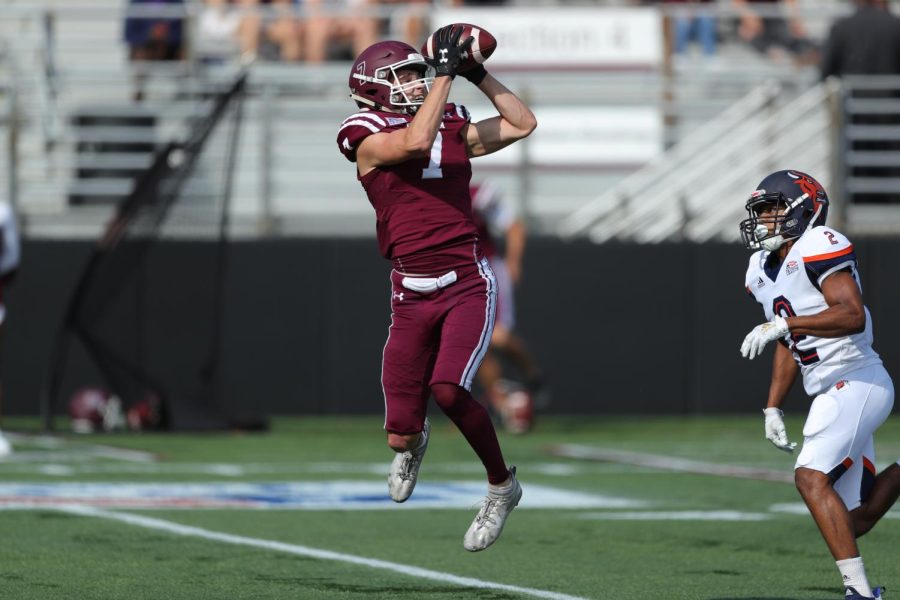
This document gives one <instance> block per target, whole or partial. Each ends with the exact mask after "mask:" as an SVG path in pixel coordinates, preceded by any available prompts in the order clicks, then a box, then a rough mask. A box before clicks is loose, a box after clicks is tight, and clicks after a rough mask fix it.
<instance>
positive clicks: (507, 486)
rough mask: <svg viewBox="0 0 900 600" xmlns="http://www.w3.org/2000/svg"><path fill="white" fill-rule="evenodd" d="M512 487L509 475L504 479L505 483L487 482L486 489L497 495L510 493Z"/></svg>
mask: <svg viewBox="0 0 900 600" xmlns="http://www.w3.org/2000/svg"><path fill="white" fill-rule="evenodd" d="M512 488H513V479H512V477H510V478H509V479H507V480H506V483H504V484H503V485H494V484H493V483H488V491H489V492H490V493H492V494H497V495H498V496H505V495H506V494H508V493H510V492H511V491H512Z"/></svg>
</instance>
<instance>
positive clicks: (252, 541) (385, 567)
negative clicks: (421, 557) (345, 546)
mask: <svg viewBox="0 0 900 600" xmlns="http://www.w3.org/2000/svg"><path fill="white" fill-rule="evenodd" d="M60 510H63V511H65V512H68V513H72V514H76V515H81V516H85V517H97V518H100V519H110V520H113V521H120V522H122V523H127V524H129V525H135V526H137V527H144V528H147V529H154V530H157V531H166V532H168V533H172V534H175V535H183V536H189V537H197V538H203V539H206V540H212V541H215V542H221V543H223V544H234V545H237V546H250V547H253V548H261V549H263V550H273V551H275V552H284V553H287V554H294V555H297V556H306V557H309V558H316V559H319V560H328V561H335V562H343V563H350V564H353V565H359V566H363V567H370V568H373V569H380V570H382V571H393V572H395V573H400V574H401V575H407V576H410V577H415V578H418V579H430V580H432V581H441V582H444V583H452V584H455V585H459V586H464V587H475V588H483V589H492V590H503V591H506V592H513V593H517V594H523V595H526V596H531V597H533V598H547V599H549V600H587V599H586V598H582V597H579V596H570V595H568V594H560V593H558V592H550V591H546V590H539V589H535V588H527V587H519V586H515V585H507V584H505V583H494V582H491V581H482V580H480V579H472V578H470V577H460V576H458V575H452V574H450V573H442V572H441V571H432V570H429V569H421V568H419V567H413V566H410V565H404V564H400V563H393V562H388V561H384V560H377V559H374V558H365V557H362V556H354V555H352V554H343V553H340V552H332V551H330V550H321V549H319V548H310V547H309V546H300V545H296V544H288V543H285V542H274V541H271V540H263V539H259V538H251V537H245V536H242V535H232V534H230V533H221V532H218V531H210V530H208V529H201V528H199V527H191V526H188V525H181V524H179V523H173V522H171V521H164V520H162V519H153V518H150V517H144V516H140V515H133V514H129V513H120V512H110V511H105V510H100V509H96V508H90V507H86V506H69V507H65V508H60ZM460 552H462V549H460Z"/></svg>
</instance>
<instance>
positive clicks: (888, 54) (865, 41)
mask: <svg viewBox="0 0 900 600" xmlns="http://www.w3.org/2000/svg"><path fill="white" fill-rule="evenodd" d="M821 73H822V79H827V78H828V77H840V76H842V75H881V76H884V75H900V18H897V16H895V15H894V14H893V13H891V11H890V7H889V6H888V3H887V2H886V1H884V0H857V1H856V11H855V12H854V13H853V14H852V15H850V16H849V17H844V18H842V19H838V20H837V21H836V22H835V23H834V25H832V27H831V30H830V32H829V34H828V37H827V38H826V40H825V48H824V50H823V52H822V65H821ZM897 96H898V94H897V91H896V90H895V89H894V90H883V89H882V90H879V89H859V90H854V91H853V97H854V98H881V99H885V98H886V99H891V100H895V101H896V100H897ZM898 117H900V111H896V110H895V111H894V112H893V113H890V112H881V113H874V114H853V115H852V119H853V120H852V124H853V125H869V126H886V127H891V126H894V127H896V126H897V125H900V118H898ZM851 143H852V149H853V150H860V151H867V152H879V151H880V152H897V151H900V140H898V139H893V140H890V139H887V140H854V141H853V142H851ZM850 169H851V174H852V175H853V176H854V177H866V178H869V177H871V178H896V177H900V161H898V163H897V164H895V165H894V166H860V165H854V166H851V167H850ZM853 200H854V201H855V202H861V203H898V202H900V194H898V193H893V194H866V193H863V194H860V193H857V194H854V195H853Z"/></svg>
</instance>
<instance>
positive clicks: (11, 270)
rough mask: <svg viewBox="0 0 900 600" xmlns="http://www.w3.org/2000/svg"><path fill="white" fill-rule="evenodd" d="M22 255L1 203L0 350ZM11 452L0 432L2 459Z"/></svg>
mask: <svg viewBox="0 0 900 600" xmlns="http://www.w3.org/2000/svg"><path fill="white" fill-rule="evenodd" d="M20 255H21V250H20V247H19V230H18V228H17V226H16V216H15V214H14V213H13V210H12V207H11V206H10V205H9V203H8V202H4V201H0V350H2V348H3V337H4V332H5V331H6V305H5V304H4V303H3V294H4V292H5V291H6V288H7V287H8V286H9V284H10V283H11V282H12V280H13V279H14V278H15V276H16V273H17V272H18V270H19V259H20ZM0 384H2V382H0ZM2 408H3V387H2V385H0V415H2V414H3V413H2ZM10 452H12V445H10V443H9V441H8V440H7V439H6V438H5V437H4V436H3V432H2V431H0V457H3V456H6V455H7V454H9V453H10Z"/></svg>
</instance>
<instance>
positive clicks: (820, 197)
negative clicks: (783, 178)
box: [787, 171, 827, 212]
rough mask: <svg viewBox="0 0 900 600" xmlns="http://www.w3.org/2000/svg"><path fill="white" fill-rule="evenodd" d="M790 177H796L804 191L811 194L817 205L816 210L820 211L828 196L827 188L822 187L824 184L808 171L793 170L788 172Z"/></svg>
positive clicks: (795, 181) (795, 179)
mask: <svg viewBox="0 0 900 600" xmlns="http://www.w3.org/2000/svg"><path fill="white" fill-rule="evenodd" d="M787 174H788V177H790V178H791V179H794V183H796V184H797V185H798V186H799V187H800V189H801V190H803V193H804V194H806V195H807V196H809V197H810V198H811V199H812V201H813V205H814V206H815V210H816V211H817V212H818V210H819V208H820V207H821V206H822V203H823V201H824V199H825V198H826V197H827V196H826V195H825V190H824V188H822V184H820V183H819V182H818V181H816V180H815V179H813V178H812V177H810V176H809V175H807V174H806V173H795V172H793V171H788V172H787Z"/></svg>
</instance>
